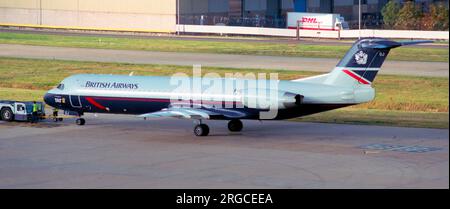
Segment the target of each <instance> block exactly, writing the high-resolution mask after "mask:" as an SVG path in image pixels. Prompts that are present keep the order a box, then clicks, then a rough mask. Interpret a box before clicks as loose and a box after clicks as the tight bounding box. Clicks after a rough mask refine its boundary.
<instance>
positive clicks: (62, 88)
mask: <svg viewBox="0 0 450 209" xmlns="http://www.w3.org/2000/svg"><path fill="white" fill-rule="evenodd" d="M56 88H57V89H59V90H64V84H62V83H60V84H59V85H58V86H57V87H56Z"/></svg>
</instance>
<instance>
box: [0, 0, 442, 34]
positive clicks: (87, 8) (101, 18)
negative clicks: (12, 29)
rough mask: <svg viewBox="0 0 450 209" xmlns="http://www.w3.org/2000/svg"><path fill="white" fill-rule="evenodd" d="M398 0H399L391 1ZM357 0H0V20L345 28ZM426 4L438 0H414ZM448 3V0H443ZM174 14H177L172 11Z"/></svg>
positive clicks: (116, 26)
mask: <svg viewBox="0 0 450 209" xmlns="http://www.w3.org/2000/svg"><path fill="white" fill-rule="evenodd" d="M397 1H399V2H403V1H404V0H397ZM358 2H359V1H358V0H339V1H338V0H127V1H121V0H106V1H105V0H0V24H2V25H37V26H47V27H48V26H50V27H71V28H88V29H112V30H142V31H150V32H151V31H153V32H174V31H175V26H176V24H177V22H180V23H181V24H196V25H231V26H250V27H277V28H284V27H286V14H287V12H293V11H295V12H318V13H338V14H341V15H342V16H343V17H344V18H345V20H346V21H347V22H349V24H350V27H352V26H353V27H354V26H355V25H356V24H357V20H358ZM387 2H388V0H361V4H362V7H361V9H362V20H363V26H364V27H365V28H377V27H379V26H380V24H381V13H380V12H381V9H382V8H383V6H384V5H385V4H386V3H387ZM415 2H416V3H418V4H419V5H422V6H423V8H426V7H427V6H428V4H430V3H434V2H442V0H438V1H437V0H415ZM443 2H445V3H446V4H447V5H448V0H444V1H443ZM178 14H179V15H178Z"/></svg>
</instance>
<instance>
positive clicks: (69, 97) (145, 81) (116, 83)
mask: <svg viewBox="0 0 450 209" xmlns="http://www.w3.org/2000/svg"><path fill="white" fill-rule="evenodd" d="M431 42H432V41H424V40H422V41H392V40H388V39H377V38H372V39H361V40H357V41H356V42H355V43H354V44H353V45H352V47H351V48H350V49H349V50H348V52H347V53H346V54H345V55H344V57H343V58H342V59H341V60H340V61H339V63H338V64H337V65H336V67H335V68H334V69H333V70H332V71H331V72H330V73H327V74H322V75H318V76H312V77H307V78H301V79H296V80H291V81H282V80H281V81H277V89H269V87H267V86H268V85H266V87H264V89H261V88H259V89H258V88H257V89H255V91H258V92H259V91H260V92H275V93H276V94H275V95H277V96H276V97H267V96H266V97H265V98H266V100H264V99H262V100H261V101H266V103H268V104H276V105H274V106H276V107H277V109H276V111H277V114H276V116H275V117H273V118H270V119H271V120H283V119H289V118H296V117H301V116H305V115H311V114H315V113H320V112H324V111H329V110H334V109H337V108H342V107H347V106H351V105H356V104H361V103H366V102H370V101H372V100H373V99H374V98H375V89H374V88H373V87H372V85H371V84H372V82H373V81H374V79H375V77H376V75H377V74H378V71H379V70H380V68H381V65H382V64H383V62H384V61H385V59H386V57H387V56H388V53H389V51H390V50H391V49H393V48H396V47H400V46H405V45H413V44H420V43H431ZM171 79H173V78H172V77H164V76H131V75H128V76H127V75H98V74H79V75H73V76H70V77H67V78H65V79H64V80H63V81H62V82H61V83H60V84H59V85H58V86H57V87H56V88H54V89H51V90H50V91H48V92H47V93H46V94H45V96H44V101H45V102H46V103H47V104H48V105H50V106H52V107H55V108H58V109H62V110H65V111H69V112H71V113H75V115H77V117H78V118H77V119H76V124H77V125H84V124H85V119H84V118H82V116H83V114H84V113H111V114H131V115H137V116H138V117H141V118H144V119H146V118H155V117H156V118H157V117H173V118H182V119H191V120H194V121H195V122H197V124H196V125H195V127H194V134H195V135H196V136H207V135H208V134H209V127H208V125H206V124H205V123H203V122H202V121H203V120H228V121H229V122H228V129H229V131H231V132H240V131H241V130H242V129H243V123H242V121H241V120H243V119H246V120H247V119H248V120H261V115H262V113H263V112H266V111H267V105H266V106H264V107H263V105H261V104H256V103H254V102H251V101H250V99H249V98H250V97H253V98H255V97H256V98H257V99H260V98H258V96H259V95H256V94H253V95H250V94H248V93H246V92H248V91H250V90H249V89H233V88H231V89H228V90H224V91H223V92H222V95H213V96H211V95H210V97H208V98H205V97H203V96H204V95H203V94H204V93H203V92H202V91H200V92H201V93H200V95H193V94H192V92H191V93H189V91H187V92H188V93H186V92H184V93H183V92H178V91H175V89H176V88H177V86H176V85H173V83H171V82H172V81H171ZM189 79H190V80H188V81H189V82H196V80H195V79H194V78H189ZM202 79H203V81H206V83H208V82H210V81H212V79H213V78H202ZM221 79H222V80H221V82H228V81H230V79H229V78H221ZM231 80H233V82H235V81H236V79H231ZM241 81H245V79H244V80H241ZM252 92H253V91H252ZM181 94H183V95H181ZM174 96H175V97H176V96H178V97H177V98H181V96H183V99H178V100H175V101H176V102H174V100H172V98H174ZM217 98H220V100H217ZM267 98H269V99H267ZM274 98H275V99H274ZM224 106H225V107H224Z"/></svg>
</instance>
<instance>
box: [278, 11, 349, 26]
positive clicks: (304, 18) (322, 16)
mask: <svg viewBox="0 0 450 209" xmlns="http://www.w3.org/2000/svg"><path fill="white" fill-rule="evenodd" d="M287 27H288V28H289V29H297V27H299V29H302V30H347V29H349V26H348V23H347V22H345V20H344V17H342V16H341V15H340V14H328V13H307V12H288V14H287Z"/></svg>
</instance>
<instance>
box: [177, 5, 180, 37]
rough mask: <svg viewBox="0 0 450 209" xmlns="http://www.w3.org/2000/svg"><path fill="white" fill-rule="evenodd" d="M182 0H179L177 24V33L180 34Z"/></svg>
mask: <svg viewBox="0 0 450 209" xmlns="http://www.w3.org/2000/svg"><path fill="white" fill-rule="evenodd" d="M179 25H180V0H177V24H176V30H177V35H180V26H179Z"/></svg>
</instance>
